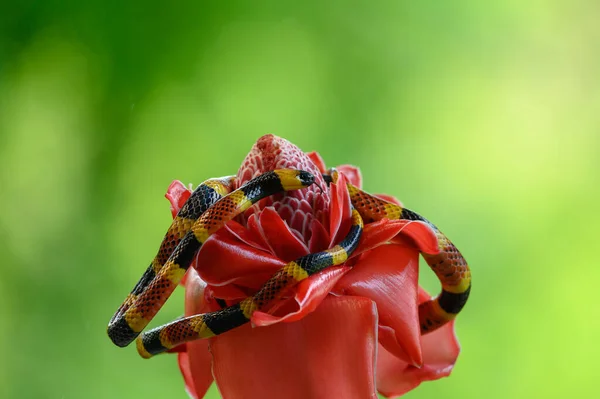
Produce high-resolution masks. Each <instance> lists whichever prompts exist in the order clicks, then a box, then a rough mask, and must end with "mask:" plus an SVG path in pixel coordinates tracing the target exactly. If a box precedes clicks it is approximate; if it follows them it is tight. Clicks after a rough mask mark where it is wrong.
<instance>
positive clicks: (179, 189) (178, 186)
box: [165, 180, 192, 217]
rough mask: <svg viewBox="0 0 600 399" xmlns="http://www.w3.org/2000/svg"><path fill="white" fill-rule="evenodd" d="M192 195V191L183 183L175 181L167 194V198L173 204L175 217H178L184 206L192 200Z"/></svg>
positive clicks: (172, 208)
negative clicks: (189, 199)
mask: <svg viewBox="0 0 600 399" xmlns="http://www.w3.org/2000/svg"><path fill="white" fill-rule="evenodd" d="M191 194H192V191H191V190H190V189H188V188H187V187H186V186H184V185H183V183H182V182H180V181H179V180H173V182H172V183H171V185H170V186H169V188H168V189H167V193H166V194H165V197H166V198H167V199H168V200H169V202H170V203H171V214H172V215H173V217H175V216H176V215H177V212H179V210H180V209H181V207H182V206H183V204H185V201H187V200H188V198H190V195H191Z"/></svg>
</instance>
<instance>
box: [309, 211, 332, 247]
mask: <svg viewBox="0 0 600 399" xmlns="http://www.w3.org/2000/svg"><path fill="white" fill-rule="evenodd" d="M310 231H311V233H312V234H311V236H310V240H309V241H308V249H309V251H310V252H311V253H313V252H320V251H324V250H326V249H327V247H328V246H329V239H330V237H329V233H328V232H327V230H325V227H324V226H323V223H321V222H320V221H318V220H316V219H313V220H312V222H310Z"/></svg>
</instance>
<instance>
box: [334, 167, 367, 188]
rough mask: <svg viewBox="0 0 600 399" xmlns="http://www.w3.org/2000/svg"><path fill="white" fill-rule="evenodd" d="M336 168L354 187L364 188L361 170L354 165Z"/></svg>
mask: <svg viewBox="0 0 600 399" xmlns="http://www.w3.org/2000/svg"><path fill="white" fill-rule="evenodd" d="M335 168H336V169H337V170H338V172H341V173H343V174H344V175H345V176H346V177H347V178H348V181H349V182H350V183H351V184H352V185H353V186H356V187H358V188H362V174H361V173H360V169H359V168H357V167H356V166H354V165H340V166H336V167H335Z"/></svg>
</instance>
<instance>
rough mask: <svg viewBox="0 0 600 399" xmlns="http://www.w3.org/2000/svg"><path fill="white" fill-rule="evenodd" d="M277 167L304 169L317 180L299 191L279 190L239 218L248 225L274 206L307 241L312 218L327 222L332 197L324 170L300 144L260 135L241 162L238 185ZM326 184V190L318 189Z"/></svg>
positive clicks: (309, 235)
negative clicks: (324, 176)
mask: <svg viewBox="0 0 600 399" xmlns="http://www.w3.org/2000/svg"><path fill="white" fill-rule="evenodd" d="M274 169H301V170H305V171H307V172H310V173H312V174H314V175H315V177H316V179H315V181H316V184H313V185H312V186H310V187H308V188H306V189H303V190H297V191H291V192H288V193H285V194H277V195H274V196H272V197H269V198H265V199H263V200H261V201H259V202H258V203H257V204H255V205H254V206H253V207H252V208H250V209H249V210H248V211H246V213H245V214H244V215H242V216H241V217H240V220H239V222H240V223H242V224H243V225H246V223H247V220H248V219H249V218H250V217H252V215H258V213H259V212H260V211H261V210H262V209H264V208H266V207H272V208H273V209H275V211H276V212H277V213H278V214H279V216H281V218H282V219H283V221H284V222H286V224H287V225H288V226H289V227H290V229H291V231H292V232H293V233H294V234H295V235H296V236H297V237H298V238H299V239H301V240H302V241H304V242H305V243H308V242H309V240H310V238H311V235H312V231H311V227H310V226H311V223H312V221H313V220H317V221H319V222H320V223H321V224H323V225H325V226H327V225H328V221H327V220H325V219H326V218H327V217H328V214H329V205H330V202H331V197H330V194H329V190H328V189H327V185H326V184H325V181H324V180H323V178H322V176H321V172H320V171H319V169H318V168H317V167H316V166H315V164H314V163H313V162H312V161H311V160H310V158H309V157H308V156H307V155H306V154H305V153H304V152H302V150H300V149H299V148H298V147H296V146H295V145H294V144H292V143H290V142H289V141H287V140H285V139H282V138H281V137H277V136H274V135H272V134H268V135H266V136H263V137H261V138H260V139H258V141H257V142H256V144H254V146H253V147H252V149H251V150H250V153H248V155H247V156H246V158H245V159H244V162H242V166H241V167H240V169H239V171H238V173H237V179H236V183H235V185H236V188H237V187H240V186H241V185H242V184H244V183H246V182H247V181H248V180H250V179H252V178H254V177H256V176H259V175H261V174H262V173H265V172H268V171H271V170H274ZM319 187H322V188H323V192H321V190H320V189H319Z"/></svg>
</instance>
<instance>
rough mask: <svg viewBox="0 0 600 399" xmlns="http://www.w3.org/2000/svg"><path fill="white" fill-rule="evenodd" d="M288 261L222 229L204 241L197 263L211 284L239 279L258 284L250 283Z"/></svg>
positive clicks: (238, 281) (238, 283)
mask: <svg viewBox="0 0 600 399" xmlns="http://www.w3.org/2000/svg"><path fill="white" fill-rule="evenodd" d="M284 265H285V262H284V261H282V260H281V259H279V258H277V257H276V256H274V255H271V254H269V253H268V252H264V251H260V250H257V249H256V248H254V247H252V246H250V245H247V244H245V243H243V242H240V241H239V240H238V239H237V237H234V236H232V235H231V234H230V233H229V232H227V231H226V230H225V229H221V230H219V231H218V232H216V233H215V234H214V235H213V236H211V237H210V238H209V239H208V240H207V241H206V242H205V243H204V245H202V248H200V251H199V252H198V255H197V257H196V263H195V264H194V267H195V268H196V269H197V270H198V274H199V275H200V277H201V278H202V279H203V280H204V281H206V282H207V283H209V284H211V285H225V284H229V283H232V282H235V283H236V284H237V285H240V286H253V288H257V287H254V285H255V284H250V282H253V281H255V280H256V275H257V274H262V275H267V278H268V276H269V275H271V274H273V273H274V272H275V271H277V270H279V269H280V268H281V267H283V266H284ZM264 281H265V279H264V278H263V280H262V282H264ZM247 283H248V284H247ZM259 287H260V285H259Z"/></svg>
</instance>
